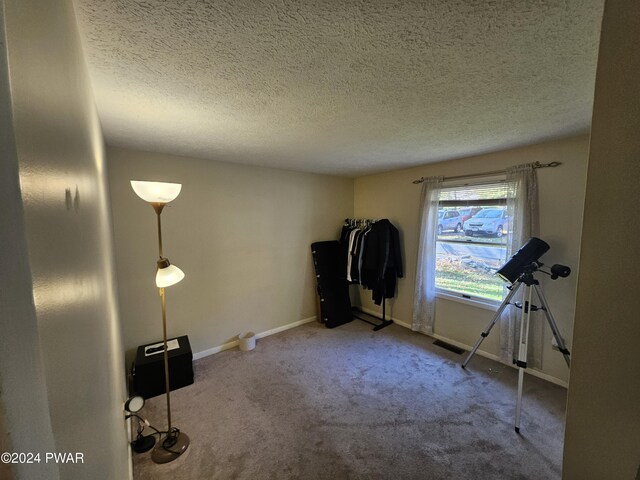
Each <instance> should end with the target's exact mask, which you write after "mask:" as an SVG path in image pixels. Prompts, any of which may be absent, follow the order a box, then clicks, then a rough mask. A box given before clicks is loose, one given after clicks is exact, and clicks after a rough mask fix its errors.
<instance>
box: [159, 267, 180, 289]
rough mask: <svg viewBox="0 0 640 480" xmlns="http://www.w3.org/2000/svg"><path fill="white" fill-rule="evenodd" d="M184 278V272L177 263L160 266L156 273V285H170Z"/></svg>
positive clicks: (162, 286)
mask: <svg viewBox="0 0 640 480" xmlns="http://www.w3.org/2000/svg"><path fill="white" fill-rule="evenodd" d="M183 278H184V272H183V271H182V270H180V269H179V268H178V267H176V266H175V265H169V266H168V267H165V268H159V269H158V272H157V273H156V286H157V287H158V288H164V287H170V286H171V285H175V284H176V283H178V282H179V281H180V280H182V279H183Z"/></svg>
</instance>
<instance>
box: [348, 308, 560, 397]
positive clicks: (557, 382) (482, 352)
mask: <svg viewBox="0 0 640 480" xmlns="http://www.w3.org/2000/svg"><path fill="white" fill-rule="evenodd" d="M360 310H362V311H363V312H365V313H368V314H370V315H375V316H379V315H380V312H375V311H373V310H370V309H368V308H363V307H360ZM389 319H390V320H393V323H396V324H398V325H400V326H401V327H404V328H408V329H409V330H411V325H410V324H408V323H406V322H403V321H401V320H398V319H396V318H393V317H389ZM428 336H429V337H433V338H435V339H437V340H442V341H443V342H447V343H450V344H451V345H454V346H456V347H458V348H462V349H463V350H466V351H470V350H471V348H472V347H471V346H470V345H466V344H464V343H462V342H458V341H456V340H452V339H451V338H447V337H444V336H442V335H438V334H437V333H434V334H432V335H428ZM476 354H477V355H480V356H481V357H485V358H489V359H491V360H495V361H496V362H499V361H500V357H498V356H497V355H494V354H493V353H489V352H487V351H485V350H478V351H477V352H476ZM503 365H506V364H503ZM506 366H508V367H512V368H517V367H516V366H513V365H506ZM525 373H528V374H529V375H533V376H534V377H538V378H541V379H543V380H546V381H547V382H551V383H553V384H555V385H560V386H561V387H564V388H567V387H568V386H569V384H568V383H567V382H566V381H565V380H561V379H559V378H556V377H554V376H552V375H548V374H546V373H544V372H541V371H540V370H536V369H533V368H527V369H525Z"/></svg>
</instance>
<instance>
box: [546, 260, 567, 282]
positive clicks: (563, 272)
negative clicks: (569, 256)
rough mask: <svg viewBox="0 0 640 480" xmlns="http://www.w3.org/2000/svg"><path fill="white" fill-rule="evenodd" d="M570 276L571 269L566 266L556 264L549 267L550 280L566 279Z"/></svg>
mask: <svg viewBox="0 0 640 480" xmlns="http://www.w3.org/2000/svg"><path fill="white" fill-rule="evenodd" d="M569 275H571V269H570V268H569V267H567V266H566V265H560V264H559V263H556V264H555V265H552V266H551V279H552V280H555V279H556V278H558V277H562V278H566V277H568V276H569Z"/></svg>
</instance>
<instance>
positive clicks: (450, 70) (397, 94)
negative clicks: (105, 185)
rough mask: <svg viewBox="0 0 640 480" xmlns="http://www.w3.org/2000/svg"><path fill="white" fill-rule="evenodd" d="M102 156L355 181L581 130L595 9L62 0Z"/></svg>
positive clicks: (574, 1)
mask: <svg viewBox="0 0 640 480" xmlns="http://www.w3.org/2000/svg"><path fill="white" fill-rule="evenodd" d="M75 3H76V13H77V16H78V20H79V24H80V30H81V34H82V36H83V43H84V47H85V50H86V55H87V61H88V64H89V70H90V74H91V78H92V83H93V87H94V92H95V96H96V102H97V105H98V112H99V115H100V119H101V121H102V125H103V129H104V133H105V137H106V140H107V143H108V144H109V145H114V146H122V147H130V148H134V149H139V150H151V151H159V152H166V153H173V154H178V155H185V156H193V157H202V158H207V159H215V160H223V161H231V162H240V163H247V164H256V165H265V166H273V167H280V168H287V169H293V170H302V171H311V172H320V173H333V174H341V175H360V174H364V173H371V172H377V171H383V170H389V169H394V168H400V167H407V166H412V165H418V164H424V163H427V162H432V161H437V160H444V159H449V158H456V157H461V156H467V155H472V154H477V153H482V152H487V151H494V150H501V149H505V148H509V147H513V146H517V145H524V144H530V143H535V142H538V141H542V140H545V139H550V138H557V137H562V136H568V135H572V134H577V133H582V132H587V131H588V128H589V125H590V118H591V107H592V100H593V89H594V79H595V68H596V59H597V46H598V37H599V29H600V19H601V15H602V9H603V0H583V1H580V0H565V1H561V0H554V1H551V0H549V1H543V0H526V1H525V0H513V1H501V0H495V1H489V0H487V1H471V0H466V1H463V0H437V1H428V2H427V1H421V2H412V1H404V0H398V1H372V2H364V1H316V2H306V1H303V0H280V1H264V2H263V1H248V0H220V1H214V0H174V1H168V0H166V1H162V0H138V1H133V0H75Z"/></svg>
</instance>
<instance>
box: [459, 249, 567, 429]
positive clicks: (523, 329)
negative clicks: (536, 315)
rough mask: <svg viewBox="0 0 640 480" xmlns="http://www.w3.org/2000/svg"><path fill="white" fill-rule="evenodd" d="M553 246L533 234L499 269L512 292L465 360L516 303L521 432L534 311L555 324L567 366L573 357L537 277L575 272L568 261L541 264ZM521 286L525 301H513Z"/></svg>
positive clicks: (517, 417) (518, 420)
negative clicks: (535, 298)
mask: <svg viewBox="0 0 640 480" xmlns="http://www.w3.org/2000/svg"><path fill="white" fill-rule="evenodd" d="M550 248H551V247H549V244H548V243H547V242H545V241H543V240H540V239H539V238H536V237H532V238H530V239H529V240H528V241H527V243H525V244H524V245H523V246H522V247H520V249H519V250H518V251H517V252H516V253H515V254H514V255H513V256H512V257H511V258H510V259H509V260H508V261H507V263H505V264H504V265H503V266H502V267H501V268H500V269H499V270H498V271H497V272H496V275H498V276H499V277H500V278H501V279H502V280H504V281H505V282H508V283H509V284H510V285H508V286H507V289H508V290H509V293H508V294H507V296H506V297H505V299H504V300H503V302H502V304H501V305H500V306H499V307H498V310H497V311H496V314H495V315H494V317H493V319H492V320H491V321H490V322H489V324H488V325H487V327H486V328H485V329H484V331H483V332H482V333H481V334H480V338H479V339H478V341H477V342H476V344H475V345H474V346H473V348H472V349H471V351H470V352H469V355H467V358H466V359H465V360H464V362H463V363H462V368H466V367H467V364H468V363H469V360H471V357H473V355H474V354H475V353H476V351H477V350H478V348H479V347H480V344H481V343H482V341H483V340H484V339H485V338H486V337H487V336H489V333H490V332H491V329H492V328H493V326H494V325H495V324H496V322H497V321H498V319H499V318H500V315H502V312H503V311H504V310H505V308H506V307H507V306H508V305H512V306H513V307H515V308H518V309H520V310H521V311H522V313H521V316H520V339H519V342H518V345H519V349H518V356H517V358H515V359H514V360H513V363H514V364H515V365H516V367H518V370H519V371H518V400H517V402H516V419H515V430H516V433H520V411H521V408H522V388H523V384H524V370H525V369H526V368H527V350H528V346H527V344H528V342H529V324H530V319H531V312H535V311H538V310H540V311H542V312H543V313H544V314H545V316H546V317H547V322H548V323H549V326H550V327H551V332H552V333H553V336H554V338H555V340H556V345H557V346H558V350H559V351H560V353H562V355H563V356H564V359H565V362H566V363H567V366H570V358H569V355H570V353H569V350H568V349H567V346H566V345H565V343H564V339H563V338H562V336H561V335H560V330H558V326H557V324H556V321H555V319H554V318H553V315H552V314H551V309H550V308H549V304H548V303H547V299H546V298H545V296H544V293H543V292H542V287H541V286H540V283H539V282H538V280H536V278H535V277H534V275H533V274H534V273H535V272H541V273H544V274H546V275H549V276H550V277H551V279H552V280H556V279H557V278H559V277H568V276H569V275H570V274H571V269H570V268H569V267H567V266H566V265H560V264H559V263H556V264H554V265H552V266H551V268H550V269H549V271H545V270H542V268H541V267H543V266H544V263H542V262H540V257H542V255H544V254H545V253H547V252H548V251H549V249H550ZM520 287H524V288H523V289H522V301H521V302H513V303H512V302H511V300H512V299H513V298H514V297H515V295H516V292H517V291H518V289H519V288H520ZM532 291H535V292H536V294H537V296H538V300H539V301H540V304H541V305H540V306H537V305H533V304H532V303H531V299H532V295H531V294H532Z"/></svg>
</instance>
